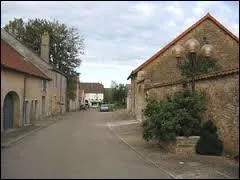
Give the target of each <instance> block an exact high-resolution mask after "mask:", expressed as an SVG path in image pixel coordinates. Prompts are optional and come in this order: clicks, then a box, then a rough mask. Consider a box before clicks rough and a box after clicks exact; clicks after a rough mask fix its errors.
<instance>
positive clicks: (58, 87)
mask: <svg viewBox="0 0 240 180" xmlns="http://www.w3.org/2000/svg"><path fill="white" fill-rule="evenodd" d="M49 38H50V37H49V35H48V33H47V32H45V33H44V34H43V35H42V44H41V55H40V56H38V55H37V54H36V53H35V52H34V51H33V50H31V49H30V48H28V47H26V46H25V45H24V44H23V43H22V42H20V41H19V40H17V39H15V38H14V37H13V36H12V35H11V34H9V33H8V32H6V31H5V30H3V29H1V39H2V40H4V41H5V42H7V43H8V44H9V45H10V46H11V47H12V48H14V49H15V50H16V51H17V52H18V53H19V54H20V55H21V56H22V57H23V59H24V61H25V62H28V63H31V64H33V65H34V66H36V67H37V68H38V69H40V70H41V71H42V72H43V73H44V74H45V75H46V76H47V77H49V78H50V79H52V81H42V83H43V86H44V87H47V91H46V92H45V94H43V95H41V96H40V97H38V98H37V97H36V100H38V102H39V104H38V106H40V107H41V111H39V113H40V114H41V116H40V117H39V119H42V118H45V117H46V116H51V115H56V114H61V113H65V112H66V103H67V99H66V87H67V78H66V75H65V74H64V73H62V72H61V71H59V70H58V69H57V68H55V67H54V66H53V65H52V64H51V63H50V61H49V56H50V55H49V40H50V39H49ZM36 96H38V94H36ZM31 101H35V99H33V100H31Z"/></svg>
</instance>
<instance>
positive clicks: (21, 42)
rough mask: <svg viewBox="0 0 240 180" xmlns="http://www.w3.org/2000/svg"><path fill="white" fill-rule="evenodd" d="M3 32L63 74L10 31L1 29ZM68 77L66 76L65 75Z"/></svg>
mask: <svg viewBox="0 0 240 180" xmlns="http://www.w3.org/2000/svg"><path fill="white" fill-rule="evenodd" d="M1 31H3V32H4V33H7V34H8V35H9V36H11V37H12V38H13V39H14V40H16V41H18V42H19V43H20V44H21V45H22V46H23V47H25V48H26V49H27V50H29V51H30V52H32V53H33V54H34V55H36V56H37V57H38V58H40V59H41V60H42V61H43V62H44V63H46V64H48V65H49V66H50V67H52V68H53V69H54V70H58V71H60V72H59V73H63V74H65V73H64V72H62V71H61V70H60V69H58V68H57V67H55V66H54V65H53V64H51V63H50V62H46V61H45V60H44V59H43V58H42V57H41V56H39V55H38V54H37V53H36V52H35V51H34V50H33V49H32V48H30V47H28V46H27V45H26V44H25V43H24V42H23V41H21V40H19V39H16V38H15V37H14V36H13V35H12V34H11V33H9V32H8V31H6V30H5V29H3V28H1ZM65 76H66V75H65Z"/></svg>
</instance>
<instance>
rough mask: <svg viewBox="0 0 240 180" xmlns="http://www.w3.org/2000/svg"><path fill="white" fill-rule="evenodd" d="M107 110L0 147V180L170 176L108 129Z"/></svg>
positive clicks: (68, 120)
mask: <svg viewBox="0 0 240 180" xmlns="http://www.w3.org/2000/svg"><path fill="white" fill-rule="evenodd" d="M111 118H113V113H112V112H107V113H101V112H98V111H95V110H88V111H80V112H73V113H68V114H67V115H66V116H65V118H64V119H63V120H61V121H59V122H57V123H55V124H53V125H51V126H49V127H47V128H44V129H42V130H41V131H38V132H36V133H34V134H32V135H30V136H27V137H25V138H24V139H23V140H21V141H19V142H17V143H15V144H13V145H12V146H10V147H8V148H5V149H2V150H1V178H171V177H170V176H168V175H167V174H166V173H164V172H162V171H161V170H160V169H158V168H157V167H155V166H154V165H153V164H151V163H148V162H146V161H144V160H143V159H142V158H141V157H140V156H139V155H138V154H137V153H136V152H134V151H133V150H131V149H130V148H129V147H128V146H126V145H125V144H124V143H123V142H122V141H121V140H120V139H118V138H117V137H116V136H115V135H114V134H113V133H112V132H111V131H110V130H109V128H108V127H107V122H109V121H111Z"/></svg>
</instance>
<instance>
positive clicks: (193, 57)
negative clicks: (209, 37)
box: [177, 53, 220, 91]
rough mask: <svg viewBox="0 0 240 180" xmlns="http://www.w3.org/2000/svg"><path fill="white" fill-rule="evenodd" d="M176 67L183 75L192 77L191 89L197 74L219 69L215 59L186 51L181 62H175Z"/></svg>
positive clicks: (193, 87)
mask: <svg viewBox="0 0 240 180" xmlns="http://www.w3.org/2000/svg"><path fill="white" fill-rule="evenodd" d="M177 67H178V68H179V70H180V71H181V74H182V75H183V76H185V77H191V78H192V91H194V89H195V77H196V76H197V75H199V74H201V73H206V72H211V71H214V70H219V69H220V66H219V65H218V64H217V60H216V59H214V58H212V57H204V56H202V55H201V54H192V53H187V54H186V55H185V57H184V58H183V59H182V60H181V63H178V64H177Z"/></svg>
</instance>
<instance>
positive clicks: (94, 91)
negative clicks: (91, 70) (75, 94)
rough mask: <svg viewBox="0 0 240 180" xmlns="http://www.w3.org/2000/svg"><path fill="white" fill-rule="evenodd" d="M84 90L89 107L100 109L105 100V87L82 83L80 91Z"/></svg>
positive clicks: (97, 84) (98, 84)
mask: <svg viewBox="0 0 240 180" xmlns="http://www.w3.org/2000/svg"><path fill="white" fill-rule="evenodd" d="M82 90H84V96H85V97H84V99H85V103H87V104H88V105H89V107H99V105H100V104H101V103H103V99H104V86H103V85H102V84H100V83H87V82H85V83H84V82H81V83H80V91H82Z"/></svg>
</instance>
